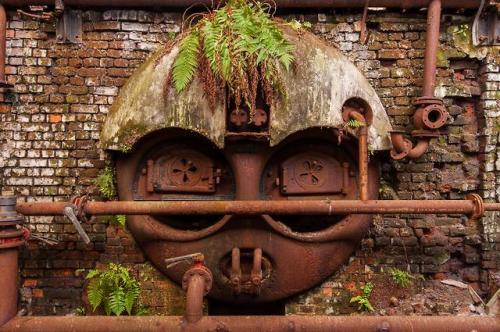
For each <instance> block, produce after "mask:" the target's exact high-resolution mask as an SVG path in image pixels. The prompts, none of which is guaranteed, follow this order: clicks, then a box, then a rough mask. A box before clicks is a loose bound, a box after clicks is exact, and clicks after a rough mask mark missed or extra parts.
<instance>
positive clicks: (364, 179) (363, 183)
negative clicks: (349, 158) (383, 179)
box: [342, 106, 369, 201]
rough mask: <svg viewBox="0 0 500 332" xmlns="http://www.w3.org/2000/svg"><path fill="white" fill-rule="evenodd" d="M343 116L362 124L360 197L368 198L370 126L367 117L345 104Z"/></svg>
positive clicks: (361, 198)
mask: <svg viewBox="0 0 500 332" xmlns="http://www.w3.org/2000/svg"><path fill="white" fill-rule="evenodd" d="M342 113H343V117H344V119H345V120H347V121H348V120H356V121H358V122H359V123H360V124H361V125H360V126H359V127H358V164H359V165H358V169H359V175H358V177H359V199H360V200H362V201H366V200H367V199H368V126H369V123H368V122H367V119H366V117H365V116H364V115H363V114H361V113H360V112H358V111H356V110H355V109H354V108H351V107H349V106H344V110H343V112H342Z"/></svg>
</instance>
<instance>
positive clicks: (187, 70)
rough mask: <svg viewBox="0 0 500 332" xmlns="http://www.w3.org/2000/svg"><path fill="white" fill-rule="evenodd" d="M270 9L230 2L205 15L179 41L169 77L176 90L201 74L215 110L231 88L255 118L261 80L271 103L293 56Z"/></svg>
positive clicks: (241, 0)
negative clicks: (219, 99) (220, 99)
mask: <svg viewBox="0 0 500 332" xmlns="http://www.w3.org/2000/svg"><path fill="white" fill-rule="evenodd" d="M268 9H269V5H267V4H262V3H260V2H257V1H245V0H229V1H227V3H226V5H225V6H224V7H221V8H219V9H216V10H213V11H211V12H208V13H206V14H204V15H203V16H202V18H201V19H200V20H199V21H198V23H196V24H195V25H194V26H192V27H191V28H190V29H189V31H188V32H187V33H186V34H185V37H184V39H183V40H182V41H181V42H180V44H179V52H178V54H177V56H176V58H175V61H174V64H173V66H172V70H171V73H170V74H169V77H168V81H169V82H172V85H173V87H174V88H175V90H176V92H177V93H180V92H182V91H183V90H184V89H186V88H187V87H188V86H189V84H190V83H191V82H192V80H193V78H194V76H195V74H196V73H197V72H198V74H199V78H200V80H201V82H202V84H203V88H204V92H205V95H206V96H207V98H208V101H209V103H210V105H211V107H212V108H214V107H215V105H216V102H217V98H219V97H220V95H221V91H222V90H224V89H227V91H228V92H229V94H230V95H231V97H232V98H233V100H234V102H235V105H236V107H240V106H242V105H245V106H247V107H248V109H249V110H250V116H253V114H254V112H255V108H256V105H255V104H256V98H257V88H258V86H259V84H260V85H261V87H262V91H263V95H264V96H263V97H264V100H265V102H266V103H267V104H268V105H270V104H271V102H272V101H273V99H274V98H275V96H274V93H273V91H274V90H278V91H282V89H281V86H282V84H281V81H280V70H281V68H284V69H285V70H289V68H290V66H291V65H292V63H293V61H294V57H293V46H292V45H291V44H290V43H289V42H288V41H287V40H286V39H285V38H284V37H283V33H282V32H281V30H280V29H279V28H278V26H277V23H275V22H274V21H273V20H272V17H271V15H270V14H269V13H268Z"/></svg>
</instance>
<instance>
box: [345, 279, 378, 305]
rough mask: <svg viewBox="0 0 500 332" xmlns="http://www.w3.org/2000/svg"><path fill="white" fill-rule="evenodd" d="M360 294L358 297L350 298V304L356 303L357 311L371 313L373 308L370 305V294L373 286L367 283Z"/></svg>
mask: <svg viewBox="0 0 500 332" xmlns="http://www.w3.org/2000/svg"><path fill="white" fill-rule="evenodd" d="M361 290H362V292H363V293H362V294H361V295H358V296H354V297H352V298H351V301H350V303H357V304H358V310H362V311H369V312H372V311H373V310H374V309H373V306H372V304H371V303H370V294H371V293H372V290H373V284H372V283H371V282H367V283H366V284H365V285H364V286H363V287H362V288H361Z"/></svg>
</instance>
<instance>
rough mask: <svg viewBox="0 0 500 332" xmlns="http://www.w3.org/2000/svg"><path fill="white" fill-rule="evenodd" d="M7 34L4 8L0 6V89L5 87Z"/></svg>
mask: <svg viewBox="0 0 500 332" xmlns="http://www.w3.org/2000/svg"><path fill="white" fill-rule="evenodd" d="M6 34H7V14H6V13H5V8H4V6H3V5H2V4H0V87H2V86H5V82H6V81H5V50H6V48H7V45H6Z"/></svg>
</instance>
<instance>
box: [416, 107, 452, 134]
mask: <svg viewBox="0 0 500 332" xmlns="http://www.w3.org/2000/svg"><path fill="white" fill-rule="evenodd" d="M446 121H448V112H447V111H446V109H445V108H444V106H443V105H440V104H430V105H427V106H425V107H424V108H423V111H422V122H423V123H424V125H425V126H426V127H427V128H429V129H439V128H441V127H442V126H444V125H445V124H446Z"/></svg>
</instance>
